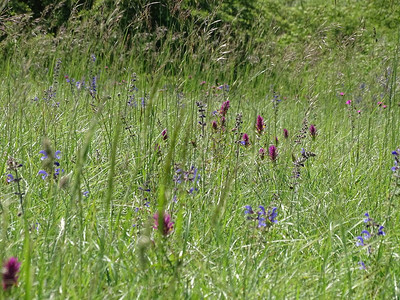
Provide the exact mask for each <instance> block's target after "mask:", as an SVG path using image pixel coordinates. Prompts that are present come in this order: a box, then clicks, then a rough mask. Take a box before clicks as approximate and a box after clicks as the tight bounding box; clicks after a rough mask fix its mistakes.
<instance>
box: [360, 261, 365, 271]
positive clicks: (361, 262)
mask: <svg viewBox="0 0 400 300" xmlns="http://www.w3.org/2000/svg"><path fill="white" fill-rule="evenodd" d="M358 264H359V265H360V270H366V269H367V268H366V266H365V263H364V262H363V261H359V262H358Z"/></svg>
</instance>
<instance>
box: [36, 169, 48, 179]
mask: <svg viewBox="0 0 400 300" xmlns="http://www.w3.org/2000/svg"><path fill="white" fill-rule="evenodd" d="M38 175H42V179H43V180H45V179H46V177H47V176H49V174H47V172H46V171H45V170H40V171H39V173H38Z"/></svg>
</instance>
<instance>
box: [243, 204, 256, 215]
mask: <svg viewBox="0 0 400 300" xmlns="http://www.w3.org/2000/svg"><path fill="white" fill-rule="evenodd" d="M245 208H246V209H245V211H244V214H246V215H247V214H251V215H252V214H254V211H253V209H252V208H251V206H250V205H246V206H245Z"/></svg>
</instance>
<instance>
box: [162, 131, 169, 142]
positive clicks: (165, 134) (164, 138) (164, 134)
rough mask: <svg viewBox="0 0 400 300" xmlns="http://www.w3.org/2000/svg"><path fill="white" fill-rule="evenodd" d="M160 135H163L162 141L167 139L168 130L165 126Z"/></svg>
mask: <svg viewBox="0 0 400 300" xmlns="http://www.w3.org/2000/svg"><path fill="white" fill-rule="evenodd" d="M161 136H162V137H163V140H164V141H166V140H167V139H168V132H167V129H166V128H165V129H164V130H163V131H162V132H161Z"/></svg>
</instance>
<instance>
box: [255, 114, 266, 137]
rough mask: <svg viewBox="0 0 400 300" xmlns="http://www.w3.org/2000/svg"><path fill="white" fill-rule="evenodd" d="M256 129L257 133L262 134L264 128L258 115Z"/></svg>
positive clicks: (262, 121)
mask: <svg viewBox="0 0 400 300" xmlns="http://www.w3.org/2000/svg"><path fill="white" fill-rule="evenodd" d="M256 129H257V132H258V134H262V132H263V130H264V119H263V118H262V117H261V116H260V115H258V116H257V121H256Z"/></svg>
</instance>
